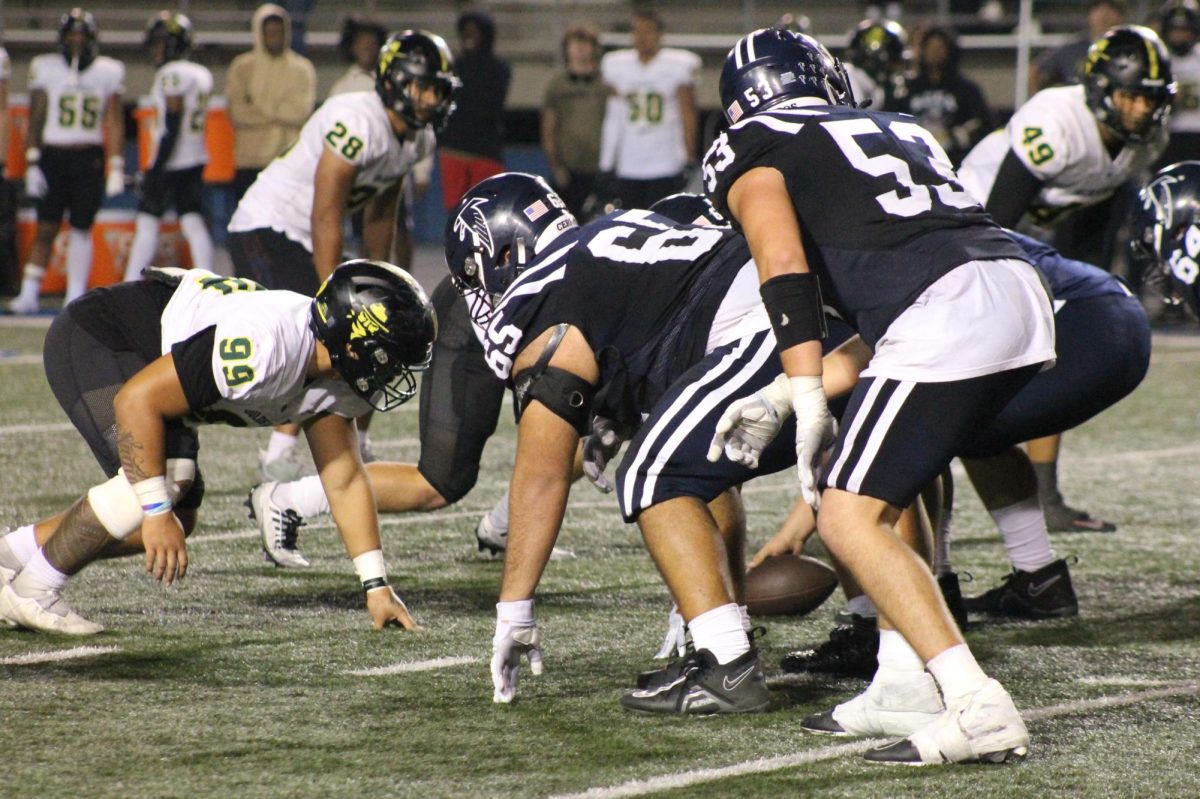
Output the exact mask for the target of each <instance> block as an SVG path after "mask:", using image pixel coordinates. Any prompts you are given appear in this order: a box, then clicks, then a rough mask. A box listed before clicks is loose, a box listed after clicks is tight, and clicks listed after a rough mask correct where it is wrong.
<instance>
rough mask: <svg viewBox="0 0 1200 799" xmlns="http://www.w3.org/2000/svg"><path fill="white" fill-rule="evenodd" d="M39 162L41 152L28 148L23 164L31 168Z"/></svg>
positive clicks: (35, 148)
mask: <svg viewBox="0 0 1200 799" xmlns="http://www.w3.org/2000/svg"><path fill="white" fill-rule="evenodd" d="M41 160H42V151H41V150H39V149H38V148H37V147H30V148H29V149H28V150H26V151H25V163H27V164H29V165H31V166H32V165H35V164H37V162H38V161H41Z"/></svg>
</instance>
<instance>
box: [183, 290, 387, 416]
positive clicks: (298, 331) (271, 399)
mask: <svg viewBox="0 0 1200 799" xmlns="http://www.w3.org/2000/svg"><path fill="white" fill-rule="evenodd" d="M163 271H170V272H172V273H174V274H178V275H179V276H180V277H181V280H180V283H179V287H178V288H176V289H175V293H174V295H173V296H172V297H171V300H170V301H169V302H168V303H167V307H166V308H165V309H163V314H162V352H163V354H164V355H165V354H167V353H169V352H171V348H172V346H173V345H175V344H178V343H179V342H181V341H186V340H187V339H190V338H191V337H193V336H195V335H196V334H197V333H200V332H201V331H203V330H205V329H207V328H210V327H215V332H214V336H213V349H212V358H211V369H212V379H213V381H214V382H215V384H216V391H217V394H218V395H219V397H220V399H218V400H217V401H216V402H215V403H211V404H209V405H208V406H207V407H205V408H203V409H202V410H199V411H194V412H193V413H192V414H191V415H190V416H189V418H188V419H187V420H186V421H188V422H189V423H192V424H203V423H222V424H229V425H233V426H235V427H267V426H270V425H275V424H281V423H283V422H300V421H303V420H305V419H308V418H310V417H313V416H316V415H317V414H320V413H334V414H337V415H339V416H345V417H353V416H358V415H359V414H362V413H365V412H366V411H368V410H370V406H369V405H368V404H367V402H366V401H365V400H363V399H362V398H360V397H359V396H358V395H357V394H355V393H354V391H353V390H352V389H351V388H350V386H349V385H347V384H346V383H345V382H344V381H342V380H341V379H336V378H323V379H320V380H314V381H307V380H306V378H305V372H306V371H307V369H308V364H309V362H310V361H311V360H312V354H313V346H314V337H313V333H312V330H311V329H309V326H308V320H309V307H310V305H311V304H312V300H311V299H310V298H308V297H305V296H303V295H301V294H296V293H294V292H291V291H267V290H265V289H263V288H262V287H261V286H259V285H258V284H257V283H255V282H254V281H251V280H244V279H240V278H228V277H222V276H220V275H217V274H214V273H212V272H208V271H206V270H203V269H192V270H163ZM182 378H183V375H182V374H181V379H182ZM185 392H186V393H189V396H191V392H187V387H186V386H185Z"/></svg>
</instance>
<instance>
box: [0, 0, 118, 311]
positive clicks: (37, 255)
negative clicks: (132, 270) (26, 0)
mask: <svg viewBox="0 0 1200 799" xmlns="http://www.w3.org/2000/svg"><path fill="white" fill-rule="evenodd" d="M58 44H59V49H60V52H58V53H47V54H45V55H40V56H37V57H36V58H34V59H33V61H32V62H31V63H30V65H29V92H30V98H29V142H28V144H29V147H28V149H27V150H26V151H25V162H26V164H27V166H26V171H25V191H26V192H27V193H28V195H29V196H30V197H34V198H36V199H37V220H38V221H37V232H36V233H35V234H34V240H33V250H32V252H31V253H30V255H29V261H28V262H27V263H26V264H25V272H24V276H23V278H22V280H21V293H20V294H19V295H18V296H17V298H16V299H14V300H13V301H12V304H11V305H10V306H9V307H10V309H11V310H12V311H13V313H20V314H29V313H37V310H38V294H39V292H40V290H41V285H42V277H43V276H44V275H45V274H46V264H47V263H48V262H49V260H50V250H51V247H52V246H53V244H54V238H55V236H57V235H58V228H59V226H60V225H61V224H62V219H63V214H68V216H69V221H70V232H69V233H68V234H67V293H66V297H65V301H66V302H70V301H71V300H73V299H75V298H76V297H79V296H80V295H81V294H83V293H84V292H85V291H86V290H87V282H88V275H89V273H90V272H91V269H92V222H93V221H95V218H96V212H97V211H98V210H99V209H100V203H101V202H103V200H104V197H105V196H106V195H107V196H109V197H115V196H116V195H118V194H120V193H121V192H122V191H124V190H125V159H124V157H123V156H122V155H121V153H122V151H123V147H124V144H125V122H124V119H123V117H122V110H121V95H122V94H123V93H124V91H125V87H124V83H125V67H124V66H123V65H122V64H121V62H120V61H116V60H114V59H112V58H109V57H108V56H103V55H99V43H98V41H97V29H96V20H95V19H94V18H93V17H92V15H91V14H89V13H88V12H87V11H84V10H83V9H80V8H73V9H71V10H70V11H69V12H68V13H66V14H64V15H63V18H62V22H61V24H60V25H59V28H58ZM106 168H107V177H106V176H105V169H106Z"/></svg>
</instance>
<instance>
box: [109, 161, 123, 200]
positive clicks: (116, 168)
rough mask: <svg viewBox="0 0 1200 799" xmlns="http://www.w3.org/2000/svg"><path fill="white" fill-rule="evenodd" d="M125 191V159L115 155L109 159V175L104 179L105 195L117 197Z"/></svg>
mask: <svg viewBox="0 0 1200 799" xmlns="http://www.w3.org/2000/svg"><path fill="white" fill-rule="evenodd" d="M124 191H125V159H124V158H122V157H121V156H119V155H114V156H113V157H112V158H109V159H108V177H107V178H106V179H105V181H104V196H106V197H116V196H117V195H118V194H121V193H122V192H124Z"/></svg>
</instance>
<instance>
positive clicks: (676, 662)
mask: <svg viewBox="0 0 1200 799" xmlns="http://www.w3.org/2000/svg"><path fill="white" fill-rule="evenodd" d="M681 620H682V618H681ZM683 630H684V636H685V637H684V642H683V651H682V652H680V653H679V654H678V656H674V657H671V660H670V662H668V663H667V665H665V666H662V667H660V668H657V669H651V670H650V671H643V672H641V673H640V674H638V676H637V679H636V680H634V685H636V686H637V687H638V688H642V689H649V688H660V687H662V686H664V685H666V684H667V683H670V682H673V681H674V680H675V679H677V678H678V677H679V675H680V674H682V673H683V671H684V669H686V668H687V667H688V658H689V657H691V656H692V655H694V654H695V653H696V645H695V644H694V643H692V634H691V633H690V632H688V630H687V626H686V625H685V626H684V628H683ZM766 634H767V628H766V627H753V628H751V629H750V631H749V632H748V633H746V637H747V638H749V639H750V651H751V652H757V651H758V646H757V644H756V642H757V641H758V639H759V638H762V637H763V636H765V635H766ZM664 648H665V646H664ZM671 652H672V654H674V652H675V649H674V647H672V649H671ZM656 657H667V655H661V654H660V655H657V656H656Z"/></svg>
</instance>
